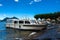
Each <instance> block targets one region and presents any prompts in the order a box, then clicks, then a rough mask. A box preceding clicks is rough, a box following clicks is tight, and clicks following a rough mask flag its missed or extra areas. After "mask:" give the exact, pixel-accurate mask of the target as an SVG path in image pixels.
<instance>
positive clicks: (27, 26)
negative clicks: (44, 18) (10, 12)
mask: <svg viewBox="0 0 60 40" xmlns="http://www.w3.org/2000/svg"><path fill="white" fill-rule="evenodd" d="M6 28H14V29H20V30H43V29H46V28H47V25H46V24H39V23H38V22H37V21H36V20H33V21H32V20H27V19H24V20H19V19H8V20H7V21H6Z"/></svg>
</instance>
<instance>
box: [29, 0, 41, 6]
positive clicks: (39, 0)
mask: <svg viewBox="0 0 60 40" xmlns="http://www.w3.org/2000/svg"><path fill="white" fill-rule="evenodd" d="M41 1H42V0H33V1H31V2H30V3H29V4H30V5H31V4H33V2H41Z"/></svg>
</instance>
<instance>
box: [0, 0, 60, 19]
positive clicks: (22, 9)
mask: <svg viewBox="0 0 60 40" xmlns="http://www.w3.org/2000/svg"><path fill="white" fill-rule="evenodd" d="M58 11H60V0H0V19H3V18H5V17H13V16H16V17H18V18H22V17H31V18H33V17H34V15H36V14H39V13H40V14H42V13H51V12H58Z"/></svg>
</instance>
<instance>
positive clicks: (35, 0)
mask: <svg viewBox="0 0 60 40" xmlns="http://www.w3.org/2000/svg"><path fill="white" fill-rule="evenodd" d="M41 1H42V0H34V2H41Z"/></svg>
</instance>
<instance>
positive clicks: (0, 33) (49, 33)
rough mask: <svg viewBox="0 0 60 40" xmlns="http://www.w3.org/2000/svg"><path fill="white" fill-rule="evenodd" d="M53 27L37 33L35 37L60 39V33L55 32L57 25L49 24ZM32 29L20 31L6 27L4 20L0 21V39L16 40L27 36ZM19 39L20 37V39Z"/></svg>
mask: <svg viewBox="0 0 60 40" xmlns="http://www.w3.org/2000/svg"><path fill="white" fill-rule="evenodd" d="M51 27H54V28H53V29H50V30H46V31H45V32H43V33H42V34H41V35H38V36H37V37H36V38H35V39H40V40H42V39H45V38H51V39H52V40H57V38H58V39H59V40H60V33H58V32H57V28H58V26H57V25H55V26H51ZM32 32H33V31H20V30H15V29H6V27H5V22H0V40H17V39H18V38H24V37H28V35H29V34H30V33H32ZM37 33H40V32H37ZM20 40H21V39H20Z"/></svg>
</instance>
